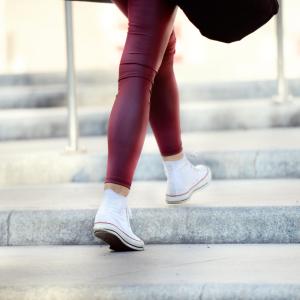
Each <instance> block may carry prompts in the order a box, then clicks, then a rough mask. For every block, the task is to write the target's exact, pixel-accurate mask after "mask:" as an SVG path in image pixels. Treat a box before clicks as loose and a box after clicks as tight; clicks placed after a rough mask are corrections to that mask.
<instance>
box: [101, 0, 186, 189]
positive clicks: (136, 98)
mask: <svg viewBox="0 0 300 300" xmlns="http://www.w3.org/2000/svg"><path fill="white" fill-rule="evenodd" d="M113 3H114V4H116V5H117V6H118V8H119V9H120V10H121V11H122V12H123V13H124V14H125V15H126V16H127V18H128V32H127V37H126V41H125V45H124V48H123V53H122V56H121V60H120V64H119V77H118V93H117V95H116V98H115V101H114V104H113V107H112V110H111V113H110V117H109V121H108V160H107V170H106V178H105V181H104V182H105V183H108V182H110V183H116V184H120V185H122V186H125V187H127V188H129V189H130V187H131V183H132V179H133V175H134V171H135V169H136V166H137V163H138V160H139V157H140V154H141V151H142V148H143V144H144V141H145V137H146V133H147V124H148V121H149V122H150V125H151V128H152V131H153V134H154V136H155V139H156V141H157V144H158V147H159V151H160V154H161V155H163V156H168V155H174V154H177V153H179V152H181V151H182V142H181V134H180V133H181V132H180V131H181V130H180V115H179V95H178V87H177V83H176V79H175V76H174V71H173V57H174V54H175V44H176V38H175V33H174V20H175V16H176V12H177V8H178V7H177V6H176V5H175V4H173V3H172V2H169V1H168V0H113Z"/></svg>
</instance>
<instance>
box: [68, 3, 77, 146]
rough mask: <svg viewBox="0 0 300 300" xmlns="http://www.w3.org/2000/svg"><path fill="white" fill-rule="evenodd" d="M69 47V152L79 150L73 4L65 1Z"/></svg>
mask: <svg viewBox="0 0 300 300" xmlns="http://www.w3.org/2000/svg"><path fill="white" fill-rule="evenodd" d="M65 17H66V47H67V98H68V133H69V134H68V136H69V144H68V147H67V150H68V151H74V152H76V151H78V150H79V139H78V136H79V132H78V131H79V128H78V127H79V126H78V116H77V97H76V77H75V74H76V72H75V63H74V39H73V12H72V2H71V1H65Z"/></svg>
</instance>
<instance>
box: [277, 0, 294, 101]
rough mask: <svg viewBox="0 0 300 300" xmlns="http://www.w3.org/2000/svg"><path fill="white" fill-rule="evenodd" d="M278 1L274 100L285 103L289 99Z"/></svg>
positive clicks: (280, 7) (280, 1)
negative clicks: (275, 91) (275, 92)
mask: <svg viewBox="0 0 300 300" xmlns="http://www.w3.org/2000/svg"><path fill="white" fill-rule="evenodd" d="M278 2H279V11H278V13H277V15H276V39H277V95H276V96H275V97H274V100H275V102H277V103H285V102H287V101H289V100H291V96H290V94H289V89H288V83H287V79H286V76H285V57H284V21H283V8H282V2H283V1H282V0H278Z"/></svg>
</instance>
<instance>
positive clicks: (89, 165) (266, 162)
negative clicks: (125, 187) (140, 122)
mask: <svg viewBox="0 0 300 300" xmlns="http://www.w3.org/2000/svg"><path fill="white" fill-rule="evenodd" d="M299 136H300V128H290V129H286V128H285V129H282V128H281V129H266V130H262V129H260V130H236V131H208V132H190V133H184V134H183V135H182V143H183V147H184V151H185V153H186V155H187V157H188V158H189V159H190V161H191V162H192V163H193V164H199V163H205V164H207V165H209V166H210V167H211V169H212V174H213V177H214V178H215V179H245V178H286V177H288V178H299V177H300V151H299V149H300V139H299ZM80 143H81V145H82V146H84V147H86V152H79V153H68V152H66V151H65V146H66V144H67V140H66V139H49V140H35V141H27V142H24V141H10V142H2V143H1V144H0V154H1V159H2V160H1V164H0V184H1V185H2V186H5V185H18V184H39V183H63V182H99V181H102V180H103V179H104V177H105V175H106V167H107V136H102V137H86V138H82V139H81V140H80ZM164 179H165V174H164V171H163V165H162V158H161V156H160V154H159V150H158V146H157V144H156V141H155V138H154V136H153V135H150V134H148V135H147V136H146V139H145V142H144V147H143V150H142V153H141V156H140V159H139V161H138V163H137V167H136V170H135V174H134V177H133V180H164Z"/></svg>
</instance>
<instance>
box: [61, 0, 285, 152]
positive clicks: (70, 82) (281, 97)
mask: <svg viewBox="0 0 300 300" xmlns="http://www.w3.org/2000/svg"><path fill="white" fill-rule="evenodd" d="M76 1H90V2H103V3H110V2H111V1H109V0H76ZM64 2H65V17H66V44H67V98H68V128H69V129H68V131H69V134H68V136H69V144H68V147H67V149H68V150H69V151H74V152H77V151H79V141H78V137H79V126H78V116H77V99H76V77H75V74H76V72H75V63H74V40H73V16H72V1H71V0H66V1H64ZM278 2H279V5H280V9H279V12H278V14H277V15H276V40H277V95H276V97H274V103H286V102H287V101H288V100H289V99H290V95H289V89H288V84H287V79H286V76H285V57H284V26H283V24H284V20H283V8H282V2H283V1H282V0H278Z"/></svg>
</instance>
